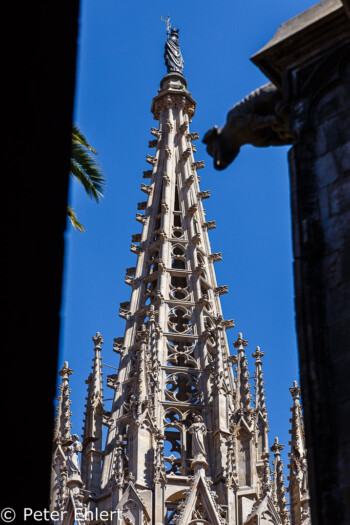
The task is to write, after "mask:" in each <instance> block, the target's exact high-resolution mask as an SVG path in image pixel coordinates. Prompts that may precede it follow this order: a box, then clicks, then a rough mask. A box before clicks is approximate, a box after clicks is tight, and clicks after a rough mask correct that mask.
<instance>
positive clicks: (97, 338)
mask: <svg viewBox="0 0 350 525" xmlns="http://www.w3.org/2000/svg"><path fill="white" fill-rule="evenodd" d="M92 340H93V342H94V344H95V350H101V345H103V343H104V340H103V339H102V336H101V334H100V332H96V335H94V336H93V337H92Z"/></svg>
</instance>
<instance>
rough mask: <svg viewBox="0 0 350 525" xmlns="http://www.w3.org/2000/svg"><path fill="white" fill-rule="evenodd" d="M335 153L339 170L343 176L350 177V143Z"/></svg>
mask: <svg viewBox="0 0 350 525" xmlns="http://www.w3.org/2000/svg"><path fill="white" fill-rule="evenodd" d="M349 126H350V123H349ZM333 153H334V157H335V160H336V162H337V166H338V169H339V170H341V171H342V172H343V173H342V175H343V176H348V177H350V174H349V171H350V141H348V142H346V143H345V144H343V145H342V146H339V148H336V149H335V150H334V152H333Z"/></svg>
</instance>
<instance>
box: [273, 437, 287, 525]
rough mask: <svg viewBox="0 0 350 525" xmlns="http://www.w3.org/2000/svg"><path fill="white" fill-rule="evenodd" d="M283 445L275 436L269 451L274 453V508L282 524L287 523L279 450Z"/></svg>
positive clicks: (285, 524)
mask: <svg viewBox="0 0 350 525" xmlns="http://www.w3.org/2000/svg"><path fill="white" fill-rule="evenodd" d="M283 448H284V446H283V445H281V444H280V443H279V442H278V438H277V437H276V438H275V442H274V444H273V445H272V447H271V452H273V453H274V461H273V489H272V495H273V500H274V504H275V506H276V508H277V509H278V512H279V516H280V518H281V521H282V525H289V524H290V520H289V512H288V509H287V499H286V489H285V486H284V475H283V463H282V459H281V450H283Z"/></svg>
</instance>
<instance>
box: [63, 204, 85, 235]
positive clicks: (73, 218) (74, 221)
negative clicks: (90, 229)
mask: <svg viewBox="0 0 350 525" xmlns="http://www.w3.org/2000/svg"><path fill="white" fill-rule="evenodd" d="M67 215H68V218H69V220H70V222H71V224H72V226H73V228H75V229H76V230H78V231H80V232H83V233H84V232H85V228H84V226H83V225H82V224H81V223H80V222H79V221H78V217H77V214H76V213H75V211H74V210H73V208H72V207H71V206H67Z"/></svg>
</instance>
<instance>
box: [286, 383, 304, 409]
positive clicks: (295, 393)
mask: <svg viewBox="0 0 350 525" xmlns="http://www.w3.org/2000/svg"><path fill="white" fill-rule="evenodd" d="M289 392H290V393H291V394H292V398H293V402H294V404H299V401H300V395H301V389H300V386H299V385H298V381H293V386H292V388H290V389H289Z"/></svg>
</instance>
